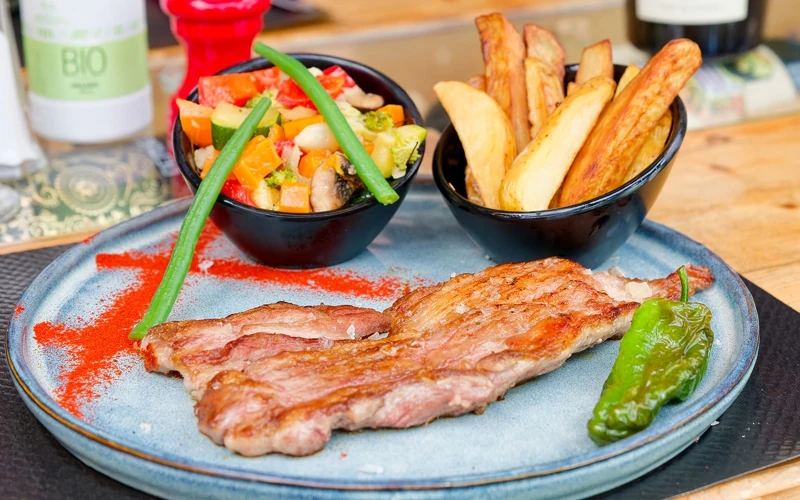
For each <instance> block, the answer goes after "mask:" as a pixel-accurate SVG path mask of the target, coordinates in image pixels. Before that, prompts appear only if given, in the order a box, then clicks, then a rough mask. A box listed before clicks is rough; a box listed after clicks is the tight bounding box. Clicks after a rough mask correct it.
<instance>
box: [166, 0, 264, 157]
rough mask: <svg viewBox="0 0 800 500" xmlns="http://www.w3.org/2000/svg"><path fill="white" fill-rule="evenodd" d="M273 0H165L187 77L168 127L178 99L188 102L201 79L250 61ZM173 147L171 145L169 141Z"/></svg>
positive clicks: (171, 105) (172, 101)
mask: <svg viewBox="0 0 800 500" xmlns="http://www.w3.org/2000/svg"><path fill="white" fill-rule="evenodd" d="M270 3H271V0H161V9H162V10H163V11H164V12H166V13H167V14H168V15H169V16H170V24H171V26H172V32H173V33H174V34H175V37H176V38H177V39H178V40H179V41H180V43H181V45H183V46H184V48H185V49H186V77H184V79H183V84H182V85H181V87H180V89H178V91H177V92H176V93H175V94H174V95H173V96H172V100H171V101H170V107H169V111H168V112H167V113H168V116H167V120H168V121H167V123H168V124H169V129H168V130H172V122H173V120H174V119H175V117H176V116H177V113H178V109H177V106H176V104H175V99H176V98H186V96H187V95H189V92H190V91H191V90H192V89H193V88H194V87H195V86H196V85H197V80H198V79H199V78H200V77H201V76H208V75H213V74H214V73H216V72H218V71H220V70H221V69H223V68H226V67H228V66H231V65H232V64H236V63H239V62H242V61H245V60H247V59H250V54H251V53H252V52H251V49H252V46H253V40H254V39H255V37H256V35H258V34H259V33H260V32H261V28H262V27H263V25H264V22H263V19H264V13H265V12H267V10H268V9H269V7H270ZM167 142H168V143H169V144H171V141H167Z"/></svg>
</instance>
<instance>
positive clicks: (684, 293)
mask: <svg viewBox="0 0 800 500" xmlns="http://www.w3.org/2000/svg"><path fill="white" fill-rule="evenodd" d="M678 276H679V277H680V278H681V302H688V301H689V275H687V274H686V266H681V267H679V268H678Z"/></svg>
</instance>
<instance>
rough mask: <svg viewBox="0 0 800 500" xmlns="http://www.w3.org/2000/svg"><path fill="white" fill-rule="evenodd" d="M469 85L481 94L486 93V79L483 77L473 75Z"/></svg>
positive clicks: (468, 81) (468, 82)
mask: <svg viewBox="0 0 800 500" xmlns="http://www.w3.org/2000/svg"><path fill="white" fill-rule="evenodd" d="M467 84H468V85H469V86H470V87H472V88H474V89H478V90H480V91H481V92H486V77H485V76H483V75H472V76H471V77H469V80H467Z"/></svg>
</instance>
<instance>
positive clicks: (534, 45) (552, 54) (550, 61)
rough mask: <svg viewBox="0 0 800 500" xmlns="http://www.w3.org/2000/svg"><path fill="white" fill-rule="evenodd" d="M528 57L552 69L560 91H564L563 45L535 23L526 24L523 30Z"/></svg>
mask: <svg viewBox="0 0 800 500" xmlns="http://www.w3.org/2000/svg"><path fill="white" fill-rule="evenodd" d="M523 36H524V37H525V48H526V50H527V55H528V57H534V58H536V59H538V60H540V61H542V62H543V63H545V64H546V65H547V66H549V67H550V68H552V69H553V71H554V72H555V73H556V75H558V78H559V79H560V80H561V81H560V86H561V87H562V90H561V93H562V94H563V93H564V90H563V85H564V47H562V46H561V44H560V43H558V40H556V37H554V36H553V34H552V33H550V32H549V31H547V30H546V29H544V28H542V27H539V26H536V25H535V24H526V25H525V28H524V30H523Z"/></svg>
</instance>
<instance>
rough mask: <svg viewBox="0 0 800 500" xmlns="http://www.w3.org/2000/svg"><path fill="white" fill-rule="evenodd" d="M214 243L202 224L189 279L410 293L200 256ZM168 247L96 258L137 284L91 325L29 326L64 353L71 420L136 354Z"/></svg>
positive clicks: (63, 395) (399, 284) (215, 234)
mask: <svg viewBox="0 0 800 500" xmlns="http://www.w3.org/2000/svg"><path fill="white" fill-rule="evenodd" d="M219 237H221V233H220V231H219V230H218V229H217V228H216V227H215V226H213V225H212V224H206V227H205V229H204V231H203V233H202V236H201V238H200V241H199V243H198V245H197V250H196V256H195V259H194V261H193V263H192V267H191V269H190V271H189V273H190V276H191V275H192V274H195V275H199V274H209V275H212V276H216V277H218V278H228V279H239V280H255V281H259V282H262V283H264V284H274V285H277V286H282V287H302V288H303V289H306V290H314V291H320V292H329V293H341V294H344V295H351V296H358V297H364V298H373V299H378V300H393V299H396V298H398V297H400V296H401V295H403V294H405V293H407V292H408V291H409V290H410V285H409V284H408V283H406V282H404V281H403V280H400V279H398V278H391V277H382V278H377V279H375V278H369V277H366V276H362V275H359V274H358V273H355V272H352V271H344V270H333V269H308V270H285V269H276V268H270V267H265V266H260V265H256V264H250V263H247V262H242V261H238V260H218V259H211V258H209V257H208V256H205V255H204V252H205V251H206V250H207V248H208V247H209V245H210V244H211V243H213V242H214V241H215V240H216V239H217V238H219ZM173 244H174V242H173V243H169V244H165V245H161V246H160V247H159V248H157V249H156V251H155V252H153V253H144V252H138V251H132V252H124V253H121V254H98V255H96V256H95V264H96V266H97V269H98V270H99V271H102V270H113V269H131V270H136V271H138V273H137V277H136V282H135V283H132V284H131V285H130V286H129V288H127V289H125V290H124V291H122V292H121V293H119V294H117V295H114V296H113V297H108V298H107V299H103V300H101V304H100V306H101V307H102V308H103V311H101V312H100V314H99V316H98V317H97V319H95V320H94V321H93V322H91V323H90V324H87V325H84V326H81V327H77V328H70V327H67V326H66V325H62V324H53V323H50V322H44V323H39V324H37V325H35V326H34V333H35V335H36V340H37V341H38V342H39V343H40V344H41V345H42V346H44V347H54V348H61V349H65V350H66V351H67V352H68V353H69V354H70V356H71V360H70V363H69V367H70V368H69V370H68V371H64V372H63V373H62V374H61V385H60V386H59V387H58V389H57V390H56V398H57V400H58V402H59V403H60V404H61V406H62V407H64V408H65V409H66V410H67V411H69V412H70V413H72V414H73V415H75V416H78V417H83V413H82V412H81V407H82V406H83V405H84V404H86V403H89V402H91V401H92V400H93V399H95V398H96V397H97V396H98V395H99V393H100V391H101V390H102V388H103V387H105V386H106V385H107V384H109V383H110V382H111V381H112V379H113V378H114V377H115V376H118V375H119V373H118V370H113V369H112V366H113V363H114V361H115V359H116V358H117V357H118V356H119V355H120V354H129V353H135V352H136V348H135V344H134V343H133V342H131V341H130V340H128V333H129V332H130V330H131V329H132V328H133V326H134V325H135V324H136V323H137V322H138V321H139V320H140V319H141V318H142V316H143V315H144V313H145V311H146V310H147V307H148V305H149V304H150V299H151V298H152V297H153V294H154V293H155V291H156V288H158V284H159V282H160V281H161V276H162V274H163V273H164V269H166V266H167V263H168V262H169V257H170V253H171V251H172V246H173ZM205 260H211V261H212V265H211V266H210V267H207V268H206V269H205V271H203V270H201V269H200V267H199V262H202V261H205ZM415 281H417V282H418V283H415V285H416V284H420V285H421V284H422V283H421V282H420V280H415ZM426 284H427V283H426ZM18 307H21V306H18Z"/></svg>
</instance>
